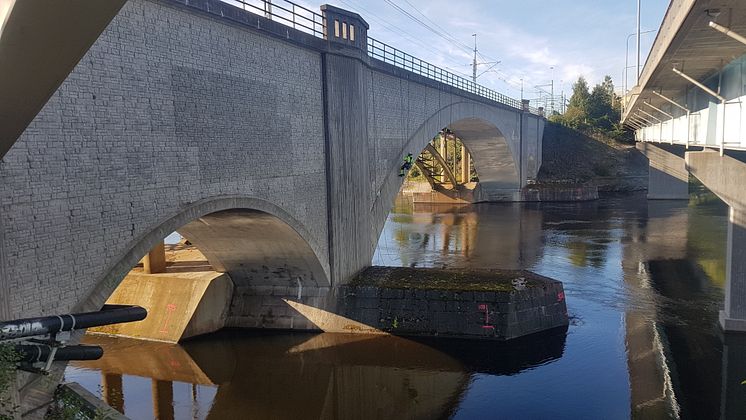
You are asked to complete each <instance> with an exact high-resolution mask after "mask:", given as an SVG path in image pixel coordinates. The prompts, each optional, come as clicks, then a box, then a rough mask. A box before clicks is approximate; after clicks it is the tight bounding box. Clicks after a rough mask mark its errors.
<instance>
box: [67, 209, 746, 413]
mask: <svg viewBox="0 0 746 420" xmlns="http://www.w3.org/2000/svg"><path fill="white" fill-rule="evenodd" d="M726 214H727V208H726V207H725V206H723V205H722V204H719V203H717V202H710V203H707V202H705V203H701V204H696V203H694V202H690V203H688V204H687V203H686V202H675V201H657V202H648V201H646V200H645V199H644V196H625V197H616V198H609V199H603V200H600V201H597V202H592V203H581V204H577V203H572V204H558V203H545V204H522V205H519V204H484V205H474V206H461V207H450V206H445V207H443V206H424V207H420V206H419V205H416V206H415V205H412V204H411V203H409V202H407V201H406V199H403V198H402V199H400V200H399V201H397V205H396V207H395V210H394V212H392V213H391V215H390V216H389V220H388V223H387V224H386V226H385V228H384V232H383V234H382V236H381V239H380V242H379V246H378V249H377V250H376V255H375V257H374V264H378V265H397V266H417V267H454V268H457V267H476V268H479V267H484V268H487V267H490V268H493V267H494V268H498V267H499V268H526V269H529V270H534V271H536V272H538V273H540V274H543V275H547V276H550V277H554V278H557V279H559V280H562V281H563V282H564V285H565V291H566V295H567V304H568V309H569V313H570V316H571V325H570V327H569V328H568V330H567V331H564V330H559V331H552V332H549V333H547V334H543V335H540V336H532V337H528V338H526V339H521V340H518V341H516V342H512V343H508V344H501V343H489V342H474V341H458V340H411V339H404V338H397V337H370V336H359V335H337V334H259V333H247V332H237V331H224V332H221V333H218V334H214V335H211V336H207V337H203V338H200V339H197V340H192V341H189V342H186V343H184V344H182V345H168V344H162V343H144V342H138V341H131V340H125V339H113V338H103V337H91V336H89V337H87V341H88V342H91V343H94V342H96V343H100V344H101V345H103V346H104V347H105V349H106V355H105V356H104V358H103V359H102V360H100V361H95V362H85V363H82V362H79V363H75V364H72V365H70V366H69V367H68V369H67V371H66V379H67V380H70V381H77V382H79V383H81V384H82V385H83V386H85V387H86V388H88V389H89V390H91V391H93V392H94V393H96V394H98V395H101V396H103V397H105V398H106V399H107V400H108V401H109V403H110V404H112V405H113V406H115V407H117V408H119V409H120V410H122V411H124V412H125V413H126V414H127V415H128V416H130V417H131V418H133V419H147V418H154V417H159V418H163V419H166V418H215V419H243V418H292V419H296V418H338V419H355V418H360V419H366V418H389V419H399V418H424V419H431V418H457V419H472V418H482V419H491V418H506V419H514V418H520V419H531V418H551V419H556V418H572V419H585V418H587V419H600V418H603V419H626V418H692V419H717V418H739V419H740V418H746V385H741V381H743V380H744V379H746V344H745V343H744V342H743V340H742V339H739V338H738V337H735V338H733V337H723V336H722V334H721V333H720V332H719V329H718V326H717V313H718V310H719V308H720V307H721V306H722V300H723V287H724V286H723V285H724V278H725V263H724V257H725V253H724V250H725V240H726Z"/></svg>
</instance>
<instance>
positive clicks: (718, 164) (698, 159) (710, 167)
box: [686, 151, 746, 332]
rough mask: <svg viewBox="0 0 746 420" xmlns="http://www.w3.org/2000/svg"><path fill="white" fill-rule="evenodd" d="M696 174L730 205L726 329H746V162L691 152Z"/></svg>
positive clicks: (689, 164)
mask: <svg viewBox="0 0 746 420" xmlns="http://www.w3.org/2000/svg"><path fill="white" fill-rule="evenodd" d="M686 167H687V169H688V170H689V172H691V174H692V175H694V176H695V177H697V179H699V180H700V181H702V183H703V184H704V185H705V186H706V187H707V188H708V189H709V190H710V191H712V192H713V193H715V194H716V195H717V196H718V197H720V199H721V200H723V201H725V203H726V204H728V206H730V210H729V214H728V243H727V248H726V268H725V307H724V310H723V311H722V312H721V313H720V325H721V326H722V327H723V330H725V331H742V332H746V190H744V189H743V187H742V185H744V182H746V163H744V162H741V161H740V160H738V159H735V158H733V157H730V156H720V155H719V153H717V152H715V151H702V152H687V153H686Z"/></svg>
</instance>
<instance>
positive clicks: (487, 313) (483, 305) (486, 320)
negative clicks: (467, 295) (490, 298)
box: [479, 303, 495, 329]
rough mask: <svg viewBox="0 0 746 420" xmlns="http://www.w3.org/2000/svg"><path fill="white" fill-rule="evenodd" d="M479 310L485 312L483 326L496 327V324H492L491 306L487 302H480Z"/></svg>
mask: <svg viewBox="0 0 746 420" xmlns="http://www.w3.org/2000/svg"><path fill="white" fill-rule="evenodd" d="M479 310H480V311H483V312H484V325H482V328H487V329H495V327H494V326H492V325H490V308H489V306H488V305H487V304H486V303H480V304H479Z"/></svg>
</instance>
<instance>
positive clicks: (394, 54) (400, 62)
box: [368, 37, 539, 114]
mask: <svg viewBox="0 0 746 420" xmlns="http://www.w3.org/2000/svg"><path fill="white" fill-rule="evenodd" d="M368 55H369V56H371V57H372V58H375V59H378V60H381V61H383V62H385V63H389V64H391V65H394V66H396V67H399V68H402V69H404V70H408V71H411V72H412V73H416V74H419V75H420V76H424V77H427V78H428V79H432V80H435V81H438V82H441V83H445V84H447V85H450V86H453V87H455V88H458V89H461V90H464V91H466V92H469V93H473V94H475V95H478V96H481V97H483V98H487V99H490V100H493V101H495V102H498V103H501V104H504V105H508V106H510V107H513V108H517V109H521V108H522V104H521V101H519V100H517V99H513V98H511V97H509V96H506V95H503V94H502V93H499V92H497V91H494V90H492V89H490V88H487V87H485V86H482V85H480V84H479V83H475V82H474V81H472V80H469V79H467V78H465V77H463V76H459V75H458V74H455V73H453V72H450V71H448V70H446V69H443V68H441V67H438V66H436V65H434V64H430V63H428V62H427V61H424V60H421V59H419V58H417V57H415V56H412V55H410V54H407V53H405V52H404V51H402V50H400V49H398V48H395V47H392V46H391V45H388V44H385V43H383V42H381V41H378V40H376V39H373V38H370V37H368ZM529 111H530V112H532V113H534V114H538V113H539V112H538V110H537V109H535V108H529Z"/></svg>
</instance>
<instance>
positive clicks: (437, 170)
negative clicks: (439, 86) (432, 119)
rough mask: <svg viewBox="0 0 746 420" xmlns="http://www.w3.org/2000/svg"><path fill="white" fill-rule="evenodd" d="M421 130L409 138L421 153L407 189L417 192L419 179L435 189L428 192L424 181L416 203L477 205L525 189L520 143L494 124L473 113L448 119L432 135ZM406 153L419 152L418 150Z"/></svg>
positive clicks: (509, 197)
mask: <svg viewBox="0 0 746 420" xmlns="http://www.w3.org/2000/svg"><path fill="white" fill-rule="evenodd" d="M436 117H438V116H436ZM439 119H440V118H439ZM427 125H430V124H427V123H426V124H425V126H427ZM423 128H424V127H423ZM421 131H422V130H420V132H418V133H417V134H416V135H415V137H414V138H413V139H411V140H410V142H409V146H408V147H410V148H411V149H414V150H421V152H420V153H419V154H418V157H417V159H416V162H415V164H414V169H413V170H412V171H411V172H410V173H409V176H408V179H407V180H408V181H410V182H407V183H406V184H405V185H404V186H403V188H402V191H404V192H407V191H408V190H412V189H413V187H412V182H411V181H412V180H413V179H424V180H426V181H427V183H428V184H429V186H430V190H429V191H423V188H422V186H421V185H420V186H418V187H417V188H415V190H416V191H417V192H418V193H419V194H418V193H413V194H412V196H413V199H414V200H415V202H416V201H422V202H432V203H459V202H460V203H477V202H481V201H513V200H514V199H515V194H516V193H518V192H519V191H520V188H521V182H520V177H519V169H518V165H517V163H516V162H517V160H518V159H517V156H516V152H517V151H516V150H514V149H516V148H517V147H515V146H513V147H512V145H511V143H510V142H509V141H508V140H507V138H506V137H505V136H504V135H503V132H502V131H501V130H500V129H499V128H498V127H497V126H496V125H495V124H494V123H492V122H490V121H488V120H487V119H483V118H476V117H467V118H461V119H457V120H455V121H452V122H450V123H448V124H447V125H445V126H444V127H443V128H441V129H440V130H438V131H437V132H436V133H430V136H428V134H426V133H423V132H421ZM432 134H435V135H434V137H433V136H432ZM406 153H412V154H413V155H415V152H409V151H407V152H406ZM402 191H400V192H402ZM422 192H427V193H429V194H422Z"/></svg>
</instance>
